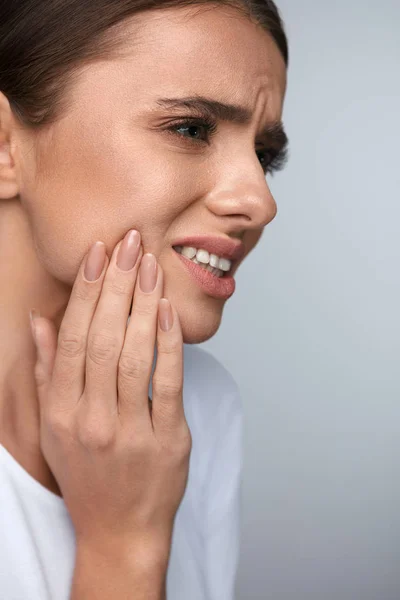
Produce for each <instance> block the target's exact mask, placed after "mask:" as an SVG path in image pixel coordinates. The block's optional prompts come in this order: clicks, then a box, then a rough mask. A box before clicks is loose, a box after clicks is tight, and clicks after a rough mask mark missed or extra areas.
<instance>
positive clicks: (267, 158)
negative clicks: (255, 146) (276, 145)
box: [256, 150, 273, 171]
mask: <svg viewBox="0 0 400 600" xmlns="http://www.w3.org/2000/svg"><path fill="white" fill-rule="evenodd" d="M256 154H257V156H258V159H259V161H260V163H261V166H262V167H263V169H264V171H266V170H267V169H268V167H269V165H270V164H271V162H272V160H273V157H272V155H271V152H270V151H269V150H257V151H256Z"/></svg>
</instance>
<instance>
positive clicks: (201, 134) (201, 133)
mask: <svg viewBox="0 0 400 600" xmlns="http://www.w3.org/2000/svg"><path fill="white" fill-rule="evenodd" d="M171 129H172V130H173V131H174V132H176V133H178V135H180V136H181V137H184V138H187V139H189V140H190V139H192V140H194V141H197V140H199V141H208V137H209V136H210V134H212V133H213V132H214V131H215V129H216V127H215V126H214V125H213V124H211V123H210V124H208V123H191V122H190V121H188V122H183V123H176V124H175V125H173V127H172V128H171ZM182 130H186V131H187V132H188V135H185V134H182V133H180V131H182Z"/></svg>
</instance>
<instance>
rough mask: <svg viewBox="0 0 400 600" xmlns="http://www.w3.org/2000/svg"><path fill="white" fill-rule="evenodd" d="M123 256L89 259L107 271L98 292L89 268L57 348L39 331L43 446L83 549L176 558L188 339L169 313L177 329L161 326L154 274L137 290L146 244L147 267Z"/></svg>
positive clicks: (45, 329) (49, 329) (52, 335)
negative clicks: (120, 259)
mask: <svg viewBox="0 0 400 600" xmlns="http://www.w3.org/2000/svg"><path fill="white" fill-rule="evenodd" d="M121 245H122V242H119V243H118V244H117V246H116V248H115V249H114V252H113V254H112V257H111V260H110V261H109V260H108V257H107V255H106V252H105V246H104V244H100V245H99V244H98V245H97V246H96V247H93V248H92V250H91V252H89V255H90V254H91V255H92V258H94V263H92V265H91V267H90V268H89V271H88V272H89V273H90V271H91V272H92V276H96V275H95V274H94V270H95V267H96V257H97V260H98V265H97V266H98V272H99V271H101V268H102V266H103V265H104V266H103V271H102V272H101V275H100V278H99V279H98V280H97V281H91V282H88V281H86V280H85V279H84V277H83V275H84V267H85V265H86V261H85V260H83V261H82V264H81V267H80V269H79V273H78V276H77V278H76V280H75V282H74V286H73V289H72V293H71V297H70V299H69V303H68V306H67V309H66V312H65V315H64V318H63V320H62V322H61V325H60V330H59V333H58V339H57V331H56V328H55V326H54V324H53V323H52V322H51V321H49V320H46V319H44V318H42V317H40V318H37V319H36V320H35V322H36V329H37V339H38V344H37V347H38V360H37V363H36V365H35V378H36V384H37V391H38V397H39V405H40V427H41V429H40V443H41V448H42V452H43V454H44V457H45V459H46V461H47V462H48V464H49V467H50V469H51V471H52V473H53V475H54V476H55V478H56V480H57V483H58V485H59V487H60V490H61V492H62V495H63V498H64V501H65V503H66V506H67V508H68V511H69V513H70V516H71V519H72V522H73V524H74V527H75V532H76V536H77V540H78V541H81V542H83V543H86V542H87V543H92V542H94V543H95V544H101V543H106V544H108V545H111V544H113V543H115V544H117V545H121V544H122V543H124V544H127V545H128V547H132V546H135V545H137V544H139V545H141V544H144V545H147V546H151V547H152V549H154V547H155V545H156V546H157V547H158V548H161V550H162V551H163V552H166V553H167V555H168V554H169V550H170V543H171V537H172V529H173V522H174V519H175V514H176V511H177V509H178V507H179V504H180V502H181V500H182V497H183V494H184V491H185V489H186V484H187V478H188V471H189V458H190V453H191V448H192V438H191V434H190V430H189V427H188V424H187V422H186V419H185V414H184V409H183V399H182V388H183V341H182V332H181V327H180V323H179V318H178V314H177V311H176V310H175V309H174V308H173V307H172V314H173V325H172V328H171V329H170V331H163V330H162V329H161V327H160V322H159V319H158V318H157V317H158V314H159V312H160V315H161V316H162V315H163V314H164V315H165V312H164V311H165V310H166V309H167V308H168V302H167V301H166V300H161V302H160V299H161V297H162V291H163V271H162V269H161V267H160V265H159V264H157V263H156V265H157V267H158V278H157V282H156V287H155V290H154V291H153V292H150V291H148V290H149V289H150V287H151V279H152V277H151V271H153V276H154V274H155V269H154V267H153V269H151V268H150V270H149V269H148V270H147V287H146V285H145V290H147V293H146V292H145V291H143V290H142V289H141V288H140V285H142V283H143V281H145V284H146V276H144V277H143V276H142V275H143V271H142V269H143V267H145V266H146V264H147V266H148V267H149V255H145V256H144V257H143V250H142V247H141V243H140V236H139V237H138V243H137V246H136V248H137V252H138V254H139V256H138V259H137V262H136V264H135V266H134V268H133V269H131V270H130V271H123V270H121V269H120V268H118V266H117V264H116V260H117V254H118V250H119V248H120V247H121ZM124 249H125V250H126V254H125V259H124V260H125V268H129V266H130V264H132V263H130V264H128V263H129V254H131V260H132V258H134V257H132V254H134V250H135V244H134V243H133V242H132V241H131V243H130V244H128V245H127V246H125V243H124ZM142 257H143V260H141V259H142ZM143 263H145V264H143ZM140 265H141V269H140V272H139V266H140ZM93 269H94V270H93ZM138 272H139V274H138ZM137 276H138V277H139V282H138V285H136V278H137ZM139 283H140V285H139ZM132 294H134V296H133V306H132V314H131V318H130V321H129V324H128V326H127V319H128V315H129V309H130V306H131V301H132ZM156 342H157V364H156V368H155V371H154V375H153V379H152V385H153V401H152V408H150V406H149V403H150V402H151V401H150V399H149V398H148V388H149V383H150V377H151V370H152V364H153V358H154V346H155V343H156Z"/></svg>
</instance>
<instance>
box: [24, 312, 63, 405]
mask: <svg viewBox="0 0 400 600" xmlns="http://www.w3.org/2000/svg"><path fill="white" fill-rule="evenodd" d="M30 320H31V328H32V336H33V340H34V342H35V346H36V353H37V358H36V363H35V369H34V371H35V380H36V386H37V389H38V394H39V401H40V402H41V401H42V400H43V398H44V393H45V390H46V388H47V386H48V384H49V383H50V381H51V375H52V373H53V366H54V361H55V357H56V350H57V338H58V334H57V329H56V327H55V325H54V323H53V322H52V321H49V320H48V319H45V318H44V317H41V316H40V314H39V313H37V311H35V310H34V309H33V310H31V312H30Z"/></svg>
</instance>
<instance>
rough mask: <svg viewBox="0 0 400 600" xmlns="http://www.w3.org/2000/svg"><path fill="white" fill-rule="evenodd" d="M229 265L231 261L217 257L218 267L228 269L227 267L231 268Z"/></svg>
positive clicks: (223, 269) (222, 269)
mask: <svg viewBox="0 0 400 600" xmlns="http://www.w3.org/2000/svg"><path fill="white" fill-rule="evenodd" d="M231 266H232V263H231V261H230V260H228V259H227V258H220V259H219V265H218V269H221V271H229V269H230V268H231Z"/></svg>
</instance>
